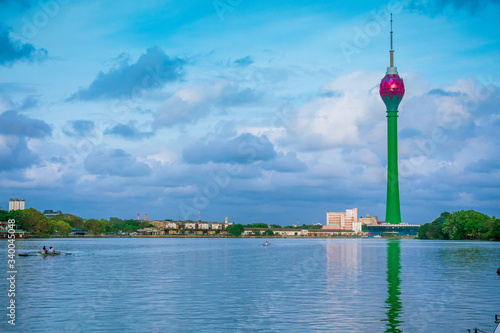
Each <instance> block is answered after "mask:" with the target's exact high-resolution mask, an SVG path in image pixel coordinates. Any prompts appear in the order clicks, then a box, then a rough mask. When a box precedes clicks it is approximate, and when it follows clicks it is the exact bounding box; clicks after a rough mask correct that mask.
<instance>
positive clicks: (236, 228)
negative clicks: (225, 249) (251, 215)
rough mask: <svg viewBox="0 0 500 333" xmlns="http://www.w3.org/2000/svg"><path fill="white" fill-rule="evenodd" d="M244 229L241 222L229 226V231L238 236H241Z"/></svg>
mask: <svg viewBox="0 0 500 333" xmlns="http://www.w3.org/2000/svg"><path fill="white" fill-rule="evenodd" d="M243 231H245V227H244V226H243V225H241V224H233V225H230V226H228V227H227V232H228V233H230V234H231V235H233V236H236V237H239V236H240V235H241V234H242V233H243Z"/></svg>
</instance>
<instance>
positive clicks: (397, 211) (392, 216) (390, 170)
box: [385, 110, 401, 224]
mask: <svg viewBox="0 0 500 333" xmlns="http://www.w3.org/2000/svg"><path fill="white" fill-rule="evenodd" d="M385 216H386V218H385V219H386V221H385V222H386V223H391V224H399V223H401V208H400V205H399V179H398V111H397V110H391V111H389V110H388V111H387V206H386V212H385Z"/></svg>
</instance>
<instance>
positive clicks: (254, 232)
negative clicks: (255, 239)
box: [252, 229, 260, 236]
mask: <svg viewBox="0 0 500 333" xmlns="http://www.w3.org/2000/svg"><path fill="white" fill-rule="evenodd" d="M252 232H253V234H254V235H255V236H260V230H257V229H253V230H252Z"/></svg>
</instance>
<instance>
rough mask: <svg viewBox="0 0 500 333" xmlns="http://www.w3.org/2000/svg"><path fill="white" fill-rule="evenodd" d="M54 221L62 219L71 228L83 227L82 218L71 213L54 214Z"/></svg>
mask: <svg viewBox="0 0 500 333" xmlns="http://www.w3.org/2000/svg"><path fill="white" fill-rule="evenodd" d="M53 219H54V220H55V221H64V222H66V223H68V224H69V225H70V226H71V227H72V228H75V229H83V218H81V217H79V216H76V215H73V214H61V215H57V216H54V217H53Z"/></svg>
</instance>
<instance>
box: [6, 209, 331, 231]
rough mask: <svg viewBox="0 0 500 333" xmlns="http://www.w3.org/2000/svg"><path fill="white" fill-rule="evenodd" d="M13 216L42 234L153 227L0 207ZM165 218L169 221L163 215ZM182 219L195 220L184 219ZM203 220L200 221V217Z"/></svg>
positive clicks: (113, 219)
mask: <svg viewBox="0 0 500 333" xmlns="http://www.w3.org/2000/svg"><path fill="white" fill-rule="evenodd" d="M9 219H14V220H15V221H16V224H17V228H18V229H22V230H24V231H27V232H29V233H31V234H35V235H39V236H41V237H49V236H51V235H61V236H68V235H69V234H70V233H71V232H73V231H80V230H83V231H85V232H86V233H89V234H92V235H100V234H106V235H118V234H130V233H133V232H137V230H138V229H141V228H146V227H153V225H152V224H150V222H148V221H145V222H139V221H137V220H132V219H129V220H122V219H119V218H117V217H110V218H109V220H106V219H94V218H91V219H83V218H82V217H79V216H76V215H73V214H60V215H56V216H52V217H46V216H44V215H43V214H42V213H41V212H39V211H38V210H36V209H34V208H29V209H24V210H14V211H10V212H8V211H5V210H0V221H7V220H9ZM165 221H172V220H171V219H166V220H165ZM185 222H195V221H191V220H187V221H185ZM200 222H203V221H200ZM321 227H322V226H321V225H319V224H315V225H305V224H303V225H302V226H296V225H293V226H286V227H282V226H280V225H277V224H271V225H268V224H266V223H253V224H248V225H242V224H233V225H231V226H229V227H228V228H227V231H228V232H229V233H230V234H231V235H233V236H240V235H241V234H242V233H243V232H244V230H245V228H247V229H249V228H260V229H267V228H269V229H268V230H265V231H263V232H262V234H263V235H265V236H272V235H273V234H274V233H273V231H272V230H270V229H281V228H295V229H321ZM259 233H260V231H259Z"/></svg>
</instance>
